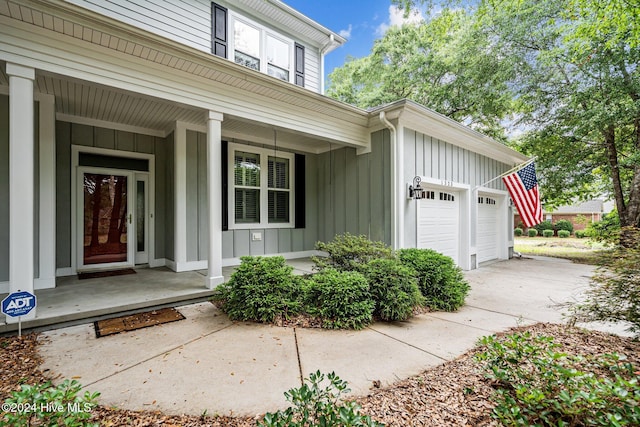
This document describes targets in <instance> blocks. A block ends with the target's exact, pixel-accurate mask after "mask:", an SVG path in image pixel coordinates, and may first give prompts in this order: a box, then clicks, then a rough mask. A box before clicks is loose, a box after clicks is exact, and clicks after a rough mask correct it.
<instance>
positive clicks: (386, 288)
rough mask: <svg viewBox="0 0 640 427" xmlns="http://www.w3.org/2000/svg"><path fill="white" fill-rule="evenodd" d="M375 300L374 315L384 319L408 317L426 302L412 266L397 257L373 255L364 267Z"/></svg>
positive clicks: (403, 318)
mask: <svg viewBox="0 0 640 427" xmlns="http://www.w3.org/2000/svg"><path fill="white" fill-rule="evenodd" d="M362 273H363V274H364V275H365V277H366V278H367V280H369V289H370V290H371V295H372V297H373V299H374V301H375V303H376V306H375V310H374V315H375V316H378V317H379V318H380V319H382V320H386V321H395V320H406V319H408V318H409V317H411V315H412V314H413V309H414V308H415V307H418V306H420V305H424V302H425V299H424V297H423V296H422V294H421V293H420V289H419V288H418V280H417V279H416V277H415V272H414V271H413V269H411V268H409V267H406V266H404V265H403V264H402V263H401V262H400V261H399V260H397V259H374V260H372V261H369V263H368V264H367V265H366V266H365V267H364V268H363V269H362Z"/></svg>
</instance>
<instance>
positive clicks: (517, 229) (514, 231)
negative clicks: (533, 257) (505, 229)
mask: <svg viewBox="0 0 640 427" xmlns="http://www.w3.org/2000/svg"><path fill="white" fill-rule="evenodd" d="M522 233H523V230H522V228H520V227H517V228H516V229H514V230H513V235H514V236H516V237H520V236H522Z"/></svg>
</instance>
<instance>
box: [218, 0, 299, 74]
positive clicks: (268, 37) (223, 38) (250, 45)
mask: <svg viewBox="0 0 640 427" xmlns="http://www.w3.org/2000/svg"><path fill="white" fill-rule="evenodd" d="M211 21H212V37H213V39H212V52H213V54H214V55H218V56H222V57H225V58H227V59H230V60H232V61H234V62H235V63H236V64H240V65H244V66H245V67H248V68H251V69H253V70H256V71H260V72H263V73H265V74H268V75H270V76H272V77H275V78H278V79H280V80H284V81H287V82H290V83H295V84H297V85H299V86H304V70H305V67H304V50H305V49H304V46H302V45H300V44H298V43H295V42H294V41H293V40H291V39H289V38H287V37H285V36H283V35H281V34H278V33H277V32H275V31H272V30H271V29H269V28H267V27H265V26H263V25H260V24H258V23H256V22H253V21H251V20H250V19H247V18H245V17H243V16H240V15H238V14H236V13H234V12H232V11H229V10H227V9H226V8H224V7H222V6H219V5H217V4H215V3H213V5H212V15H211Z"/></svg>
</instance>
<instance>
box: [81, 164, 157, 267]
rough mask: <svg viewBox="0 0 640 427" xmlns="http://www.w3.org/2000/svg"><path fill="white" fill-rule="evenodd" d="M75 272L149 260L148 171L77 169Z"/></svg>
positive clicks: (123, 265)
mask: <svg viewBox="0 0 640 427" xmlns="http://www.w3.org/2000/svg"><path fill="white" fill-rule="evenodd" d="M77 176H78V180H79V182H78V187H77V188H78V190H77V191H78V196H77V200H78V214H77V218H78V224H77V227H78V228H77V230H78V232H77V236H78V241H77V248H78V254H77V257H78V271H83V270H84V271H86V270H97V269H109V268H121V267H132V266H133V265H134V264H136V263H146V262H148V245H149V238H148V235H149V232H148V225H147V221H146V213H147V212H148V198H149V197H148V174H146V173H142V174H140V173H135V172H133V171H127V170H119V169H107V168H96V167H79V168H78V174H77Z"/></svg>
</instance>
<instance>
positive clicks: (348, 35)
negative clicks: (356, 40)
mask: <svg viewBox="0 0 640 427" xmlns="http://www.w3.org/2000/svg"><path fill="white" fill-rule="evenodd" d="M352 29H353V25H351V24H349V28H347V29H346V30H340V32H339V33H338V34H340V36H341V37H344V38H345V39H350V38H351V30H352Z"/></svg>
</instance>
